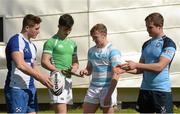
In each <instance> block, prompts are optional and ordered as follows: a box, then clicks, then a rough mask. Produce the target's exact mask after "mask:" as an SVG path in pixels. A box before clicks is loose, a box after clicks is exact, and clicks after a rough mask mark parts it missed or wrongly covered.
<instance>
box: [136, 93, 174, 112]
mask: <svg viewBox="0 0 180 114" xmlns="http://www.w3.org/2000/svg"><path fill="white" fill-rule="evenodd" d="M136 110H137V111H138V112H140V113H173V103H172V94H171V92H160V91H151V90H140V93H139V97H138V100H137V105H136Z"/></svg>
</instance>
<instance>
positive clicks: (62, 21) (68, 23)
mask: <svg viewBox="0 0 180 114" xmlns="http://www.w3.org/2000/svg"><path fill="white" fill-rule="evenodd" d="M73 24H74V19H73V17H72V16H71V15H69V14H64V15H62V16H60V18H59V26H64V27H67V28H71V27H72V26H73Z"/></svg>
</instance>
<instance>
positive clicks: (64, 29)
mask: <svg viewBox="0 0 180 114" xmlns="http://www.w3.org/2000/svg"><path fill="white" fill-rule="evenodd" d="M71 30H72V28H68V27H65V26H60V27H59V31H60V34H61V38H66V37H67V36H68V35H69V34H70V33H71Z"/></svg>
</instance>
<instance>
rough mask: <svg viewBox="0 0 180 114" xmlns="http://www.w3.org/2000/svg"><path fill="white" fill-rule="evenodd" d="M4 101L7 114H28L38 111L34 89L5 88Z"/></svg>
mask: <svg viewBox="0 0 180 114" xmlns="http://www.w3.org/2000/svg"><path fill="white" fill-rule="evenodd" d="M5 100H6V104H7V109H8V113H30V112H37V110H38V104H37V96H36V88H33V89H16V88H5Z"/></svg>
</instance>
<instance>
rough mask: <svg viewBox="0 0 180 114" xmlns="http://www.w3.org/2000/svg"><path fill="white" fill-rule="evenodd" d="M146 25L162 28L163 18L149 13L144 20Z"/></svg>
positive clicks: (157, 14)
mask: <svg viewBox="0 0 180 114" xmlns="http://www.w3.org/2000/svg"><path fill="white" fill-rule="evenodd" d="M145 21H146V23H152V22H153V24H154V25H155V26H159V27H163V25H164V18H163V16H162V15H161V14H160V13H156V12H155V13H151V14H149V15H148V16H147V17H146V18H145Z"/></svg>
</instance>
